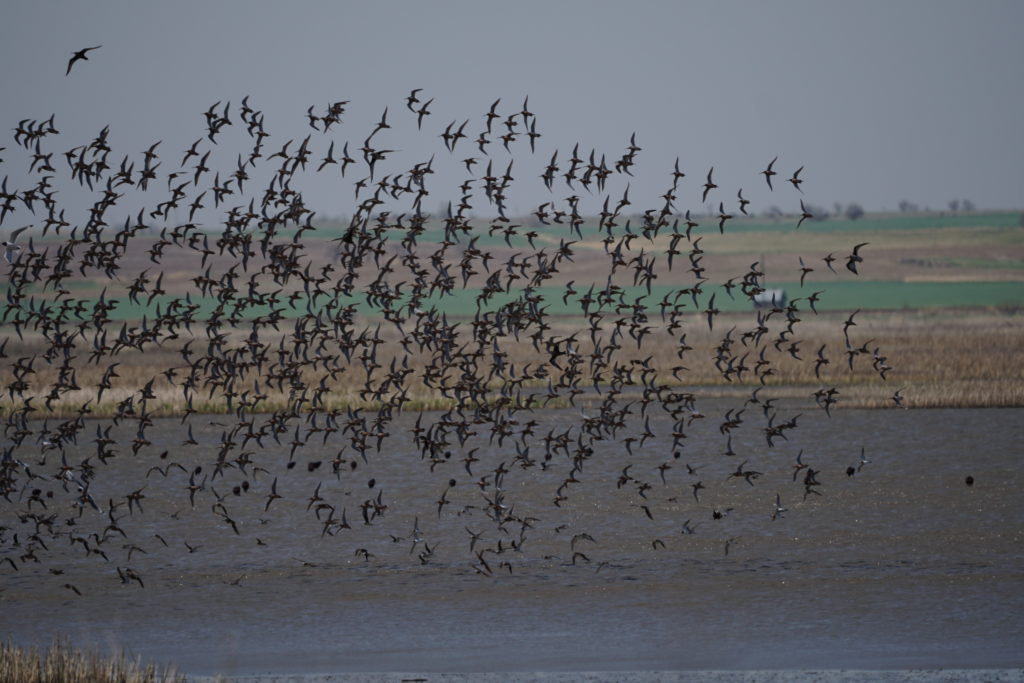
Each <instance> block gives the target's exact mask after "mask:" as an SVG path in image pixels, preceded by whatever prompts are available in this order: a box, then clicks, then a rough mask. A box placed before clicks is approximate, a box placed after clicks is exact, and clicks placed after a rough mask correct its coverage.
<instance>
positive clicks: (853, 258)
mask: <svg viewBox="0 0 1024 683" xmlns="http://www.w3.org/2000/svg"><path fill="white" fill-rule="evenodd" d="M868 244H869V242H861V243H860V244H858V245H857V246H855V247H854V248H853V253H852V254H850V255H849V256H847V257H846V269H847V270H848V271H850V272H851V273H853V274H854V275H860V273H858V272H857V264H858V263H862V262H863V261H864V257H863V256H861V255H860V254H859V253H857V252H858V251H860V248H861V247H866V246H867V245H868Z"/></svg>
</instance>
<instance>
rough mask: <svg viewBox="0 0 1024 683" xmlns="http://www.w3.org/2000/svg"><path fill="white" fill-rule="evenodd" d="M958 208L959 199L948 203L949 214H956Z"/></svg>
mask: <svg viewBox="0 0 1024 683" xmlns="http://www.w3.org/2000/svg"><path fill="white" fill-rule="evenodd" d="M959 208H960V200H959V199H951V200H950V201H949V210H950V211H951V212H953V213H956V212H957V210H958V209H959Z"/></svg>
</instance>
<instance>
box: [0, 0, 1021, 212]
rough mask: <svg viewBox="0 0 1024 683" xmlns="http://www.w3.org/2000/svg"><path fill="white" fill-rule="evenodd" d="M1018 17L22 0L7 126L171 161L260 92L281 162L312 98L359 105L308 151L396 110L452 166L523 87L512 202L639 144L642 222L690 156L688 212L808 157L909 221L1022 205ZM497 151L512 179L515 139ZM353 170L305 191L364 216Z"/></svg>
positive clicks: (1004, 5)
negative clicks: (913, 215) (963, 202)
mask: <svg viewBox="0 0 1024 683" xmlns="http://www.w3.org/2000/svg"><path fill="white" fill-rule="evenodd" d="M1022 27H1024V3H1021V2H1015V1H1007V2H936V1H933V0H928V1H923V0H922V1H917V2H892V1H891V0H885V1H881V2H823V1H818V0H815V1H813V2H762V1H759V0H755V1H749V2H701V3H691V2H629V3H627V2H551V1H539V2H521V1H517V2H514V3H509V2H503V3H497V2H484V1H479V0H471V1H465V2H372V3H371V2H276V1H273V2H272V1H253V0H247V1H246V2H209V1H206V0H203V1H200V2H182V1H180V0H175V1H174V2H135V1H132V2H110V1H92V2H47V1H41V0H33V1H31V2H21V1H13V0H7V1H6V2H4V3H3V9H2V22H0V58H2V63H3V65H4V67H3V74H4V75H3V77H2V88H3V90H2V96H0V119H2V121H0V124H2V126H3V127H4V130H8V131H11V130H12V129H13V128H14V126H15V125H16V124H17V122H18V121H19V120H20V119H23V118H27V117H31V118H40V119H45V118H46V117H48V116H49V115H50V114H51V113H55V114H56V123H57V127H58V128H59V129H60V130H61V136H60V140H59V144H54V145H53V149H55V150H57V151H63V150H65V149H68V148H70V147H71V146H73V145H77V144H81V143H83V142H86V141H88V140H89V139H91V137H93V136H94V135H95V134H96V132H97V131H98V130H99V129H100V128H101V127H102V126H103V125H105V124H110V125H111V130H112V134H111V142H112V146H113V147H114V149H115V155H120V154H133V155H139V153H140V152H141V151H142V150H143V149H145V148H146V147H148V146H149V144H151V143H153V142H156V141H157V140H163V141H164V144H163V145H162V146H161V148H160V150H161V152H162V153H163V159H164V162H165V163H164V166H163V168H162V170H163V171H168V170H173V168H176V167H177V165H178V163H179V162H180V160H181V155H182V151H183V150H184V149H185V148H186V147H187V146H188V145H189V144H191V143H192V142H193V141H194V140H195V139H196V138H198V137H200V136H201V135H202V133H203V132H204V122H203V116H202V112H204V111H205V110H206V109H207V108H208V107H209V106H210V105H211V104H213V103H214V102H217V101H228V100H230V101H232V103H233V105H237V102H238V101H240V100H241V99H242V97H244V96H245V95H249V96H250V103H251V104H253V105H255V106H256V107H258V108H260V109H262V110H263V111H264V112H265V113H266V126H267V130H268V131H269V132H270V133H272V134H273V135H274V138H273V139H272V142H270V143H268V145H267V149H268V150H270V151H276V149H279V148H280V145H281V144H283V142H284V141H285V140H287V139H288V138H290V137H294V136H305V135H306V134H307V133H309V132H312V131H310V130H309V129H308V128H306V127H305V126H306V117H305V112H306V109H307V108H308V107H309V106H310V105H311V104H315V105H317V110H318V111H319V110H322V109H323V108H324V107H325V106H326V105H327V103H328V102H331V101H337V100H349V101H350V104H349V105H348V108H347V112H346V115H345V117H344V119H343V120H344V123H343V124H342V125H340V126H338V127H336V128H334V129H333V130H332V131H331V133H330V134H329V135H327V136H326V137H325V136H319V137H318V136H316V135H315V136H314V143H315V144H314V148H315V155H316V156H317V157H319V156H322V154H323V152H324V151H326V147H327V145H328V144H329V142H330V141H331V140H335V141H336V142H337V145H338V148H339V149H340V146H341V145H342V144H343V143H344V142H345V141H350V143H352V144H351V148H352V149H353V150H354V149H355V148H358V147H359V146H360V145H361V142H362V140H363V139H364V138H365V136H366V135H367V134H368V133H369V131H370V130H371V129H372V126H373V124H374V122H375V121H377V120H379V118H380V115H381V113H382V111H383V109H384V107H386V106H387V107H389V108H390V113H389V122H390V123H392V125H393V128H392V129H391V130H389V131H386V132H385V133H382V134H381V135H380V138H379V141H380V142H383V143H385V144H386V145H387V146H388V147H389V148H395V149H399V150H400V151H401V152H400V153H401V154H403V155H407V158H408V159H409V162H408V164H406V166H408V165H411V164H412V163H415V162H416V161H422V160H426V158H427V157H429V155H430V154H431V153H434V152H436V153H438V156H439V159H440V158H441V157H451V155H449V154H448V153H447V152H446V151H445V150H444V147H443V146H442V144H441V141H440V139H439V138H438V135H439V134H440V133H441V132H442V131H443V129H444V127H445V126H446V125H447V124H448V123H449V122H451V121H452V120H456V121H458V122H460V123H461V121H462V120H464V119H467V118H468V119H470V121H471V123H470V125H469V126H468V127H467V132H470V133H471V134H472V135H473V136H474V137H475V135H476V134H477V133H478V132H479V131H480V129H481V127H482V124H483V120H484V119H483V114H484V113H485V112H486V111H487V108H488V107H489V106H490V104H491V102H492V101H493V100H495V99H496V98H499V97H500V98H502V104H501V106H500V107H499V112H502V113H504V114H506V115H507V114H509V113H512V112H515V111H518V110H519V109H520V108H521V105H522V102H523V98H524V96H526V95H529V98H530V99H529V105H530V107H529V108H530V110H531V111H532V112H533V113H534V114H536V116H537V131H538V132H540V133H541V134H542V136H543V137H542V138H540V140H539V141H538V149H537V153H536V154H535V155H531V154H530V153H529V148H528V145H527V144H526V143H525V141H519V142H517V143H515V147H514V148H513V152H514V157H515V159H516V167H515V168H516V172H515V173H514V174H513V175H515V176H516V182H515V185H516V186H517V187H518V189H517V194H516V195H515V197H514V200H513V202H512V206H511V208H512V209H513V210H515V209H519V210H521V211H529V210H532V208H534V207H536V205H537V204H539V203H540V202H542V201H546V198H547V197H550V195H548V193H547V190H546V189H545V188H544V186H543V184H542V183H541V182H540V180H539V178H538V176H539V175H540V173H541V172H542V170H543V168H544V165H545V164H546V163H547V159H548V158H549V157H550V155H551V153H552V151H554V149H556V148H557V149H558V150H559V151H560V154H561V155H562V158H563V159H564V157H565V156H566V155H567V153H568V152H569V151H570V150H571V149H572V146H573V145H574V144H575V143H577V142H579V143H580V150H581V153H587V152H589V150H590V149H591V148H597V150H598V153H599V154H600V153H601V152H604V153H606V154H607V155H608V159H609V163H611V162H612V161H614V160H615V159H617V158H618V157H619V156H621V154H622V153H623V152H624V150H625V147H626V146H627V145H628V142H629V137H630V134H631V133H633V132H636V136H637V138H636V139H637V143H638V145H639V146H640V147H642V148H643V149H642V151H641V152H640V153H639V154H638V156H637V160H636V163H637V166H636V168H635V171H634V172H635V173H636V177H635V178H634V179H631V183H632V185H631V191H632V192H633V193H634V195H633V196H634V198H635V199H634V206H635V207H637V208H639V207H641V206H653V205H655V203H654V202H653V201H650V200H653V198H655V197H657V196H658V195H660V194H661V193H663V192H664V191H665V190H666V189H667V186H668V184H669V183H670V180H671V178H670V171H671V168H672V163H673V161H674V159H675V158H676V157H677V156H678V157H679V158H680V166H681V168H682V170H683V171H684V172H686V173H687V178H686V179H685V180H684V181H683V184H682V193H681V196H680V199H679V201H678V202H677V205H678V207H679V208H680V209H686V208H694V209H696V208H699V207H700V206H701V203H700V193H701V185H702V183H703V176H704V175H705V174H706V173H707V170H708V168H709V167H710V166H712V165H713V166H714V167H715V181H716V182H717V183H718V184H719V185H720V186H721V187H722V190H720V192H722V193H723V194H722V195H721V196H720V197H718V198H719V199H725V200H730V199H732V200H733V201H735V192H736V189H737V188H740V187H742V188H744V195H745V197H747V198H749V199H751V200H752V201H753V202H754V203H753V205H752V206H753V207H754V208H755V209H759V210H760V209H764V208H766V207H767V206H768V205H771V204H776V205H779V206H781V207H783V208H784V209H787V210H792V209H794V207H795V205H796V203H797V201H798V197H799V195H797V194H796V193H795V192H794V191H793V188H791V187H788V185H787V187H782V188H777V189H776V192H775V193H774V194H771V195H769V193H768V191H767V187H765V185H764V181H763V178H762V177H761V176H759V175H758V171H760V170H761V169H763V168H764V166H765V165H766V164H767V162H768V161H770V160H771V159H772V158H773V157H774V156H776V155H778V156H779V162H778V164H777V167H776V170H777V171H779V172H780V173H781V174H783V176H784V177H788V175H790V174H791V173H792V172H793V171H794V170H796V168H797V167H799V166H805V169H806V170H805V171H804V173H803V177H804V178H805V183H804V185H803V187H804V190H805V191H806V195H805V198H806V199H807V200H808V201H810V202H813V203H816V204H820V205H825V206H829V207H830V206H831V205H832V203H833V202H836V201H838V202H843V203H847V202H853V201H856V202H860V203H861V204H863V205H864V206H865V208H867V209H868V210H879V209H895V207H896V206H897V203H898V202H899V201H900V200H901V199H906V200H910V201H912V202H915V203H918V204H920V205H921V206H922V207H923V206H926V205H927V206H930V207H932V208H943V207H945V205H946V202H947V201H948V200H950V199H953V198H967V199H970V200H972V201H974V203H975V204H976V205H978V206H979V207H984V208H1006V209H1010V208H1021V207H1024V197H1022V190H1024V171H1022V168H1024V164H1022V161H1024V87H1021V82H1022V77H1024V40H1022V33H1021V30H1022ZM94 45H102V46H103V47H102V48H101V49H99V50H97V51H95V52H93V53H91V54H90V57H89V61H83V62H78V63H77V64H76V65H75V67H74V69H73V71H72V72H71V75H70V76H67V77H65V67H66V65H67V61H68V59H69V57H70V56H71V53H72V51H73V50H76V49H79V48H82V47H87V46H94ZM412 88H422V89H423V90H422V93H421V96H423V97H424V98H426V97H433V98H434V104H433V105H432V107H431V112H432V114H431V116H429V117H427V119H426V121H425V123H424V129H423V131H422V132H421V133H419V134H418V135H417V134H416V129H415V116H414V115H413V114H412V113H410V112H409V111H407V110H406V109H405V97H406V95H407V94H408V93H409V91H410V90H411V89H412ZM496 125H497V123H496ZM236 128H237V127H236ZM385 134H386V135H387V136H390V137H385ZM470 142H471V141H463V142H462V143H460V149H457V150H456V152H455V155H454V157H451V158H450V159H448V160H447V163H449V166H447V167H444V170H443V171H442V173H440V174H439V175H438V177H437V178H435V179H432V183H433V185H434V190H433V191H432V193H431V195H432V196H431V199H430V206H429V207H428V208H429V209H430V210H435V209H436V208H437V205H438V204H439V203H440V202H441V201H442V200H443V199H446V198H456V199H457V194H456V190H455V188H457V185H458V183H459V182H461V180H462V179H463V178H464V177H465V175H466V173H465V169H464V167H462V166H461V165H459V163H458V162H459V160H461V159H463V158H465V157H468V156H476V157H481V158H483V157H482V155H480V154H479V152H478V150H476V148H475V146H472V145H471V144H470ZM220 144H221V145H222V146H223V147H224V149H221V150H218V153H219V154H222V155H223V157H222V158H223V159H228V158H230V159H231V162H227V161H224V162H223V164H224V166H223V167H224V168H225V169H226V168H227V166H228V165H230V164H231V163H233V160H234V157H235V155H236V154H237V153H238V152H242V153H243V154H244V153H245V151H246V150H247V149H248V147H247V145H248V139H247V138H246V137H245V136H244V135H241V132H240V131H239V135H238V136H237V137H234V138H232V137H230V136H225V137H224V139H223V141H222V142H221V143H220ZM5 145H6V146H7V147H8V151H7V152H3V153H0V156H2V157H4V158H6V159H7V161H6V163H4V164H3V165H2V166H0V173H3V174H6V175H9V176H10V178H11V181H12V184H17V183H15V181H17V180H19V179H21V180H24V178H25V177H26V176H25V172H26V170H27V169H25V168H24V164H22V163H21V162H20V161H17V159H18V158H17V154H16V153H15V154H12V152H11V148H13V147H14V142H13V139H12V134H11V133H7V134H4V136H3V137H2V138H0V146H5ZM275 145H276V146H275ZM462 145H464V147H462ZM381 146H383V145H381ZM489 151H490V152H491V153H492V154H493V156H494V158H495V160H496V161H497V162H499V163H500V164H501V168H502V170H504V165H505V164H506V163H507V161H508V158H509V155H508V154H506V153H505V152H504V150H502V149H501V147H500V142H498V143H496V144H492V145H491V146H490V148H489ZM354 156H355V155H354ZM55 157H59V155H55ZM60 161H61V163H63V158H60ZM441 168H442V166H441V162H440V161H439V169H441ZM562 170H563V171H564V170H565V166H564V161H563V166H562ZM61 175H62V176H63V175H64V173H63V172H62V174H61ZM309 175H310V176H313V175H315V174H313V173H310V174H309ZM478 175H479V173H478ZM354 179H357V176H355V175H354V174H352V175H349V176H348V178H347V180H345V181H344V182H341V181H340V180H339V179H338V178H337V177H335V176H330V177H329V178H328V177H317V178H313V179H311V180H309V181H308V182H309V187H310V192H311V196H312V197H313V198H314V200H315V202H316V203H317V204H318V206H317V208H319V209H320V211H321V213H328V214H336V213H341V212H348V211H351V208H352V196H353V192H352V187H351V183H352V181H353V180H354ZM782 184H784V183H777V185H782ZM617 187H622V186H621V185H620V186H617ZM448 188H451V190H450V191H449V190H448ZM787 190H788V191H787ZM556 194H557V195H558V196H559V197H562V196H565V195H568V194H571V193H569V192H568V191H567V190H566V189H564V186H563V187H562V188H556ZM5 227H7V226H5Z"/></svg>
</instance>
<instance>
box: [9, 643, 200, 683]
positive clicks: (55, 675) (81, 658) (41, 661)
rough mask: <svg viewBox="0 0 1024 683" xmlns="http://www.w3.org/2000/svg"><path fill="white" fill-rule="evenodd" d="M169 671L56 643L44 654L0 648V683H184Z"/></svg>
mask: <svg viewBox="0 0 1024 683" xmlns="http://www.w3.org/2000/svg"><path fill="white" fill-rule="evenodd" d="M185 680H186V679H185V677H184V676H181V675H178V674H177V673H175V672H174V670H173V669H171V668H161V667H157V666H155V665H153V664H146V665H143V664H142V663H141V660H140V659H139V658H135V659H129V658H127V657H126V656H125V655H124V654H120V655H114V656H112V657H104V656H102V655H100V654H99V653H98V652H96V651H92V650H90V651H85V650H79V649H76V648H72V647H71V645H69V644H68V643H66V642H60V641H58V642H55V643H54V644H53V645H51V646H50V647H49V648H48V649H47V650H45V651H41V650H38V649H36V648H34V647H33V648H27V649H26V648H21V647H18V646H16V645H13V644H11V643H3V644H0V681H4V683H179V682H181V683H184V681H185Z"/></svg>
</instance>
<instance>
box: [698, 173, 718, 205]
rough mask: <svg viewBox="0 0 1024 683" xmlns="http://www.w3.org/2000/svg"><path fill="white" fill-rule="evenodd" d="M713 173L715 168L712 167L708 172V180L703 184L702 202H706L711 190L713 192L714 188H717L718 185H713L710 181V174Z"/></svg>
mask: <svg viewBox="0 0 1024 683" xmlns="http://www.w3.org/2000/svg"><path fill="white" fill-rule="evenodd" d="M714 172H715V167H714V166H712V167H711V170H710V171H708V180H707V182H706V183H704V196H703V198H702V199H701V201H702V202H706V201H707V200H708V192H711V190H713V189H715V188H716V187H718V185H715V183H714V181H712V180H711V174H712V173H714Z"/></svg>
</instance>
